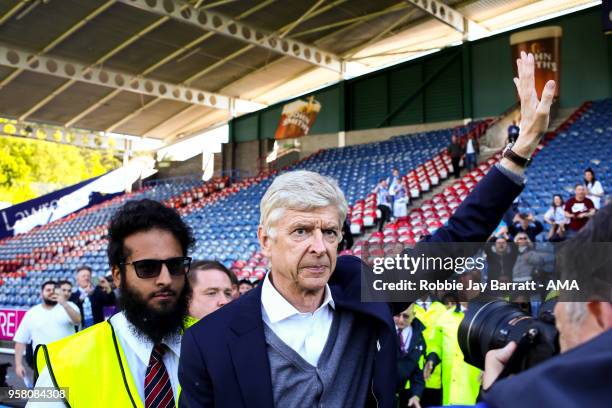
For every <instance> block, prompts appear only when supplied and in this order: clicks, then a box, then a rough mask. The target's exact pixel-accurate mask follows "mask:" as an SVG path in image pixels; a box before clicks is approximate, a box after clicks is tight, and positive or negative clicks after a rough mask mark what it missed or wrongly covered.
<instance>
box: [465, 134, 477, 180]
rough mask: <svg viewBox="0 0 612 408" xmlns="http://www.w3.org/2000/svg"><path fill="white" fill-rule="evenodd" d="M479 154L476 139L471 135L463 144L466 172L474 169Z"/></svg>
mask: <svg viewBox="0 0 612 408" xmlns="http://www.w3.org/2000/svg"><path fill="white" fill-rule="evenodd" d="M479 153H480V143H478V139H476V137H475V136H474V135H473V134H470V135H469V136H468V140H467V142H466V144H465V167H466V169H467V170H468V171H471V170H473V169H474V168H475V167H476V163H477V162H478V154H479Z"/></svg>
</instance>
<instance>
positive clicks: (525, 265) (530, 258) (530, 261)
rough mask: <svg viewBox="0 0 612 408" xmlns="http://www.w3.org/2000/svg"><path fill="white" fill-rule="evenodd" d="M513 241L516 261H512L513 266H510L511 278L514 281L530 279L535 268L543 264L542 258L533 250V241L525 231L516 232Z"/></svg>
mask: <svg viewBox="0 0 612 408" xmlns="http://www.w3.org/2000/svg"><path fill="white" fill-rule="evenodd" d="M514 243H515V244H516V250H517V251H518V255H517V257H516V262H514V268H512V280H513V281H514V282H527V281H530V280H532V279H533V275H534V272H535V271H536V269H538V268H539V267H541V266H542V265H543V263H544V260H543V258H542V256H540V255H539V254H538V253H537V252H536V251H535V247H534V245H533V242H532V241H531V240H530V239H529V236H528V235H527V234H526V233H525V232H519V233H518V234H516V236H515V237H514Z"/></svg>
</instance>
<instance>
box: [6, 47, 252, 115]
mask: <svg viewBox="0 0 612 408" xmlns="http://www.w3.org/2000/svg"><path fill="white" fill-rule="evenodd" d="M30 60H32V54H30V53H28V52H27V51H23V50H19V49H15V48H8V47H4V46H0V65H5V66H8V67H13V68H21V69H23V70H28V71H32V72H37V73H40V74H45V75H51V76H55V77H59V78H66V79H68V80H69V82H71V83H74V82H77V81H80V82H87V83H90V84H94V85H100V86H106V87H110V88H115V89H121V90H122V91H128V92H134V93H138V94H143V95H150V96H154V97H156V98H161V99H170V100H175V101H180V102H185V103H189V104H193V105H202V106H208V107H212V108H217V109H225V110H229V109H230V106H231V104H232V103H233V101H232V98H231V97H229V96H225V95H219V94H216V93H211V92H206V91H202V90H200V89H195V88H189V87H186V86H181V85H174V84H171V83H168V82H162V81H156V80H152V79H146V78H142V77H135V76H133V75H128V74H124V73H121V72H117V71H112V70H109V69H100V68H90V67H88V66H85V65H81V64H79V63H76V62H72V61H68V60H64V59H61V58H54V57H44V56H38V57H37V58H36V59H35V60H34V61H33V62H28V61H30ZM52 95H54V94H52ZM244 102H245V103H246V102H248V101H244ZM20 120H21V119H20Z"/></svg>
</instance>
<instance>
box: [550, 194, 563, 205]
mask: <svg viewBox="0 0 612 408" xmlns="http://www.w3.org/2000/svg"><path fill="white" fill-rule="evenodd" d="M555 197H559V198H560V199H561V207H563V203H564V201H563V196H562V195H561V194H553V196H552V203H551V206H552V208H557V207H555Z"/></svg>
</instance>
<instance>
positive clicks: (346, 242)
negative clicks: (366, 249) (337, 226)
mask: <svg viewBox="0 0 612 408" xmlns="http://www.w3.org/2000/svg"><path fill="white" fill-rule="evenodd" d="M352 247H353V233H352V232H351V220H349V219H348V218H347V219H346V220H344V223H343V224H342V241H340V243H339V244H338V253H340V252H342V251H344V250H345V249H351V248H352Z"/></svg>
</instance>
